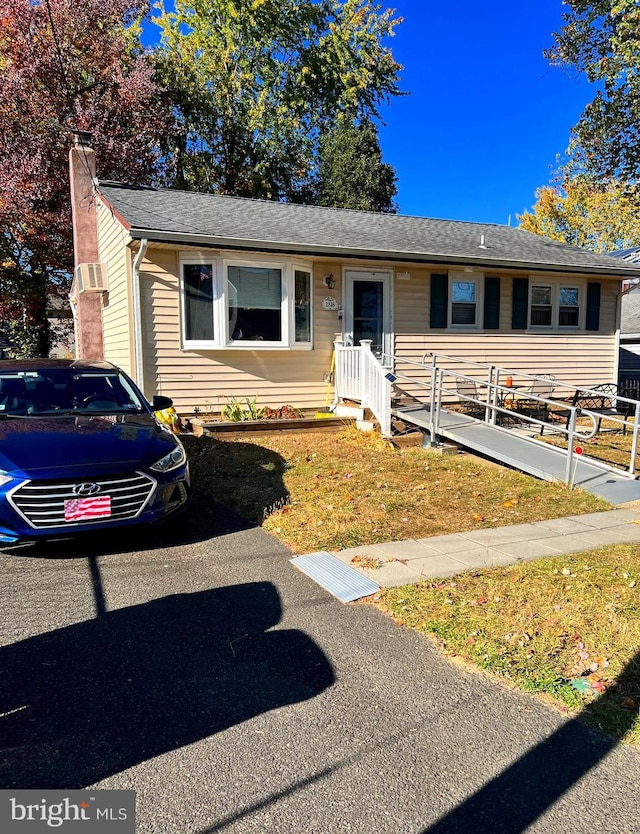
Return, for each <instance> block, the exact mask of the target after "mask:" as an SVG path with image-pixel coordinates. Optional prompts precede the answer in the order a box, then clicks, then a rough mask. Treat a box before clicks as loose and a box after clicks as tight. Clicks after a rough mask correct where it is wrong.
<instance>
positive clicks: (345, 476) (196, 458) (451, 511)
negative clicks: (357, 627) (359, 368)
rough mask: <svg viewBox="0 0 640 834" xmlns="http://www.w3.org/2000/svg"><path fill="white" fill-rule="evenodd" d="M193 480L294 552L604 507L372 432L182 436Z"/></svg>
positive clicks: (533, 481) (567, 492)
mask: <svg viewBox="0 0 640 834" xmlns="http://www.w3.org/2000/svg"><path fill="white" fill-rule="evenodd" d="M186 440H187V445H188V450H189V454H190V459H191V464H192V471H193V480H194V483H196V485H198V486H199V487H201V488H204V489H205V490H207V491H208V493H209V494H210V495H211V496H212V497H214V498H215V499H216V500H219V501H221V502H222V503H225V504H227V505H229V506H231V507H233V508H234V509H235V510H237V511H238V512H239V513H240V514H241V515H243V516H244V517H245V518H247V519H248V520H249V521H252V522H254V523H256V524H263V526H264V527H265V529H267V530H269V531H270V532H272V533H274V534H275V535H277V536H278V538H280V539H281V540H282V541H283V542H284V543H285V544H287V545H288V546H289V547H290V548H291V549H292V550H293V551H294V553H308V552H311V551H315V550H341V549H344V548H347V547H355V546H358V545H366V544H374V543H376V542H385V541H392V540H401V539H410V538H422V537H425V536H435V535H440V534H446V533H454V532H459V531H461V530H471V529H477V528H482V527H497V526H500V525H505V524H518V523H521V522H531V521H540V520H543V519H549V518H558V517H561V516H565V515H574V514H578V513H587V512H594V511H597V510H603V509H607V508H608V505H607V504H606V503H605V502H604V501H601V500H600V499H598V498H595V497H594V496H592V495H589V494H587V493H583V492H580V491H577V490H576V491H573V492H571V491H570V490H567V489H566V488H565V487H564V485H562V484H557V483H556V484H551V483H547V482H544V481H538V480H536V479H535V478H531V477H529V476H527V475H523V474H521V473H519V472H515V471H511V470H508V469H504V468H502V467H498V466H495V465H493V464H489V463H486V462H484V461H482V460H479V459H478V458H475V457H471V456H468V455H452V456H444V457H440V456H437V455H432V454H429V453H428V452H425V451H424V450H422V449H418V448H408V449H400V450H399V449H396V448H394V447H393V446H392V445H391V444H390V443H388V442H386V441H384V440H382V438H380V436H379V435H377V434H374V433H362V432H359V431H357V430H356V429H346V430H345V431H343V432H340V433H338V434H325V433H311V432H310V433H295V434H287V433H286V432H279V433H277V434H276V433H274V434H273V435H270V436H267V437H264V436H263V437H260V438H254V439H252V440H246V441H222V440H217V439H213V438H211V437H203V438H198V439H195V438H186Z"/></svg>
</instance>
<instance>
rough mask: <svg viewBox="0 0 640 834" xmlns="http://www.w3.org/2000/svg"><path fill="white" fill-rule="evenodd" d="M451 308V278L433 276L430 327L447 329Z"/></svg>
mask: <svg viewBox="0 0 640 834" xmlns="http://www.w3.org/2000/svg"><path fill="white" fill-rule="evenodd" d="M448 307H449V276H448V275H432V276H431V318H430V319H429V326H430V327H432V328H434V327H446V326H447V313H448Z"/></svg>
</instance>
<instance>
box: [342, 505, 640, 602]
mask: <svg viewBox="0 0 640 834" xmlns="http://www.w3.org/2000/svg"><path fill="white" fill-rule="evenodd" d="M633 542H638V543H640V511H638V510H636V509H619V510H608V511H605V512H600V513H589V514H587V515H574V516H568V517H567V518H556V519H553V520H550V521H537V522H535V523H533V524H514V525H511V526H508V527H495V528H490V529H487V528H482V529H478V530H469V531H467V532H465V533H453V534H452V535H449V536H432V537H430V538H425V539H409V540H407V541H399V542H386V543H383V544H375V545H374V544H371V545H366V546H362V547H351V548H349V549H348V550H341V551H338V552H333V554H332V555H334V556H336V557H337V558H338V559H340V560H341V561H342V562H344V563H345V564H348V565H349V566H350V567H352V568H354V569H356V570H358V571H359V572H360V573H362V574H364V575H366V576H368V577H369V578H370V579H373V581H374V582H377V583H378V585H381V586H384V587H387V588H389V587H392V586H394V585H407V584H409V583H412V582H418V581H419V580H421V579H430V578H432V577H441V576H454V575H455V574H457V573H463V572H465V571H468V570H472V569H474V568H489V567H496V566H500V565H512V564H515V563H516V562H527V561H530V560H531V559H540V558H543V557H545V556H559V555H561V554H563V553H576V552H579V551H581V550H592V549H594V548H596V547H604V546H606V545H611V544H629V543H633ZM356 557H359V559H360V560H364V559H367V560H373V562H375V563H379V566H376V567H367V568H363V567H361V566H360V564H359V562H358V560H357V559H356V561H355V562H354V561H353V560H354V559H355V558H356Z"/></svg>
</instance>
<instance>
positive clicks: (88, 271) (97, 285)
mask: <svg viewBox="0 0 640 834" xmlns="http://www.w3.org/2000/svg"><path fill="white" fill-rule="evenodd" d="M76 278H77V281H78V289H79V291H80V292H106V291H107V289H108V288H109V287H108V284H107V266H106V264H103V263H99V264H79V265H78V266H77V267H76Z"/></svg>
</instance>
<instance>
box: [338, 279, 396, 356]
mask: <svg viewBox="0 0 640 834" xmlns="http://www.w3.org/2000/svg"><path fill="white" fill-rule="evenodd" d="M344 288H345V289H344V291H345V297H344V301H343V305H342V309H343V311H344V319H343V321H344V333H343V338H344V341H345V344H351V345H359V344H360V340H361V339H371V350H372V351H373V353H374V354H375V355H376V356H378V357H381V356H382V354H386V356H387V357H389V356H391V354H392V352H393V330H392V315H391V273H390V272H377V271H376V272H373V271H368V270H367V271H365V270H359V269H358V270H356V269H353V270H351V269H350V270H347V272H345V280H344ZM389 363H390V360H389V359H386V360H385V364H389Z"/></svg>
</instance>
